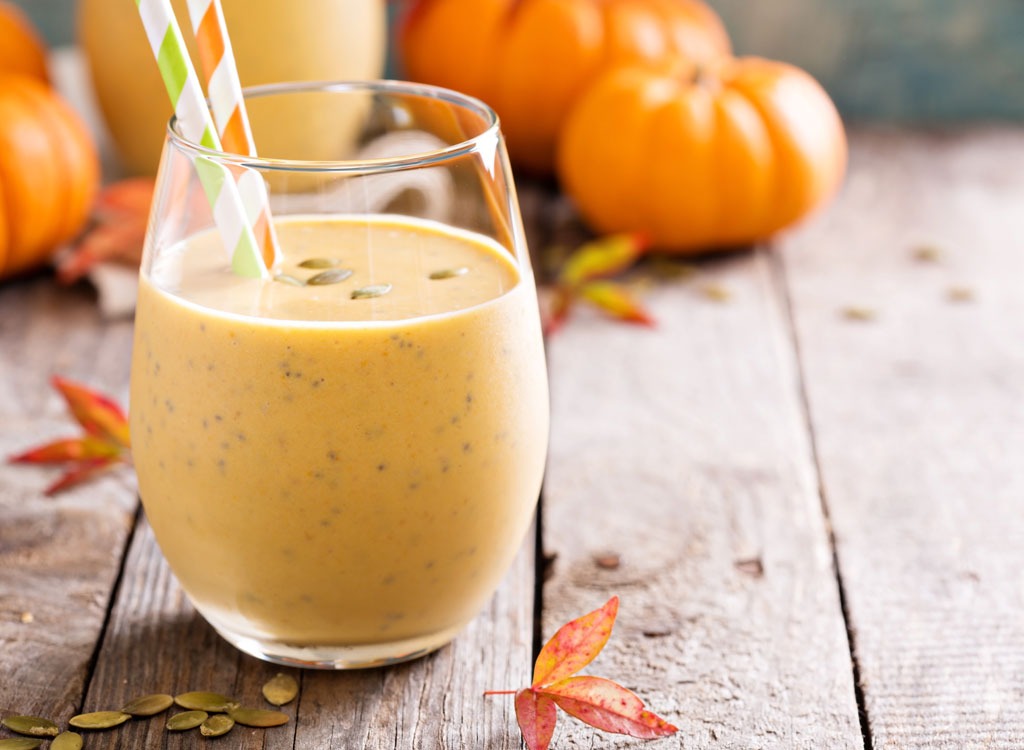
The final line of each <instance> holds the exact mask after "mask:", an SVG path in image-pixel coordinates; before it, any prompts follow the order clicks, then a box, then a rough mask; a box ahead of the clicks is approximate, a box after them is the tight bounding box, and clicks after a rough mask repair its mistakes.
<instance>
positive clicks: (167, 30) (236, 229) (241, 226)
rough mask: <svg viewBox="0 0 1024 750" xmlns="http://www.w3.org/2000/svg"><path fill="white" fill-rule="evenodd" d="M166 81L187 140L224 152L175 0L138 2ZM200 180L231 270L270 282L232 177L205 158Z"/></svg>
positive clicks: (201, 162) (198, 166) (198, 169)
mask: <svg viewBox="0 0 1024 750" xmlns="http://www.w3.org/2000/svg"><path fill="white" fill-rule="evenodd" d="M135 5H136V6H137V7H138V9H139V15H140V17H141V18H142V25H143V27H144V28H145V30H146V37H147V39H149V45H150V47H151V48H152V50H153V56H154V57H155V58H156V61H157V66H158V67H159V68H160V75H161V76H162V77H163V80H164V85H165V86H166V88H167V94H168V96H169V97H170V99H171V106H172V107H173V108H174V113H175V114H176V115H177V117H178V123H179V127H180V128H181V132H182V135H184V136H185V138H186V139H187V140H190V141H192V142H194V143H199V144H201V145H202V146H205V147H206V148H210V149H216V150H218V151H219V150H221V144H220V138H218V137H217V132H216V129H215V127H214V124H213V120H212V118H211V117H210V111H209V110H208V109H207V108H206V99H205V97H204V96H203V89H202V86H200V84H199V77H198V76H197V75H196V71H195V68H194V67H192V60H191V59H190V58H189V56H188V53H187V52H186V51H185V43H184V41H183V39H182V37H181V29H179V28H178V22H177V20H176V19H175V17H174V11H173V10H172V9H171V3H170V0H135ZM195 165H196V172H197V173H198V174H199V181H200V183H201V184H202V186H203V191H204V192H205V193H206V199H207V201H209V203H210V209H211V210H212V211H213V220H214V223H215V224H216V225H217V229H218V231H219V232H220V235H221V239H222V240H223V242H224V247H225V248H226V249H227V250H228V253H229V254H230V257H231V270H232V271H234V272H235V273H236V274H238V275H239V276H247V277H250V278H260V277H267V276H268V275H269V274H268V272H267V266H266V264H265V263H264V261H263V256H262V255H261V253H260V249H259V244H258V243H257V242H256V236H255V234H254V233H253V228H252V223H251V222H250V220H249V218H248V216H247V215H246V211H245V208H244V206H243V203H242V197H241V193H240V191H239V189H238V185H236V184H235V178H234V176H233V175H232V174H231V172H230V171H229V170H228V169H227V168H226V167H225V166H224V165H223V164H221V163H219V162H215V161H213V160H211V159H208V158H206V157H203V156H200V157H197V158H196V160H195Z"/></svg>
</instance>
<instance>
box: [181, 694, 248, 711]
mask: <svg viewBox="0 0 1024 750" xmlns="http://www.w3.org/2000/svg"><path fill="white" fill-rule="evenodd" d="M174 702H175V703H177V704H178V705H179V706H181V707H182V708H188V709H191V710H193V711H208V712H210V713H216V712H217V711H227V710H228V707H229V706H233V705H236V704H235V702H234V701H233V700H231V699H230V698H228V697H227V696H226V695H221V694H220V693H206V692H203V691H201V690H197V691H194V692H191V693H182V694H181V695H176V696H174Z"/></svg>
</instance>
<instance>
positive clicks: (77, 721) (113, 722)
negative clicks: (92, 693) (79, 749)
mask: <svg viewBox="0 0 1024 750" xmlns="http://www.w3.org/2000/svg"><path fill="white" fill-rule="evenodd" d="M130 718H132V717H131V714H126V713H123V712H121V711H93V712H92V713H88V714H78V716H72V717H71V718H70V719H68V724H70V725H71V726H73V727H76V728H78V729H112V728H113V727H116V726H120V725H121V724H124V723H125V722H126V721H128V719H130Z"/></svg>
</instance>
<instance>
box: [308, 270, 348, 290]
mask: <svg viewBox="0 0 1024 750" xmlns="http://www.w3.org/2000/svg"><path fill="white" fill-rule="evenodd" d="M351 275H352V270H351V269H349V268H332V269H331V270H330V271H321V272H320V273H318V274H316V275H315V276H310V277H309V278H308V279H306V284H308V285H309V286H327V285H328V284H338V283H340V282H342V281H344V280H345V279H347V278H348V277H349V276H351Z"/></svg>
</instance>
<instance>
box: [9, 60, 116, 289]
mask: <svg viewBox="0 0 1024 750" xmlns="http://www.w3.org/2000/svg"><path fill="white" fill-rule="evenodd" d="M99 177H100V171H99V160H98V158H97V155H96V149H95V146H94V145H93V143H92V140H91V139H90V136H89V133H88V132H87V130H86V128H85V126H84V125H83V123H82V122H81V120H80V119H79V118H78V116H77V115H76V114H75V113H74V111H73V110H72V109H71V108H70V107H69V106H68V105H67V104H66V103H65V102H64V101H63V100H62V99H61V98H60V97H59V96H58V95H57V94H56V93H55V92H54V91H53V90H52V89H50V88H49V87H48V86H46V85H45V84H43V83H40V82H39V81H38V80H36V79H35V78H32V77H29V76H25V75H18V74H13V73H7V74H0V277H7V276H11V275H13V274H16V273H18V272H20V271H24V270H26V269H28V268H31V267H33V266H37V265H40V264H42V263H43V262H45V261H46V260H47V259H48V258H49V257H50V255H51V254H52V252H53V251H54V249H55V248H56V247H58V246H59V245H60V244H61V243H63V242H66V241H67V240H69V239H71V238H72V237H74V236H75V234H77V233H78V231H79V230H80V229H81V227H82V225H83V224H84V223H85V221H86V219H87V218H88V215H89V209H90V207H91V205H92V201H93V198H94V197H95V195H96V190H97V188H98V186H99Z"/></svg>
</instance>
